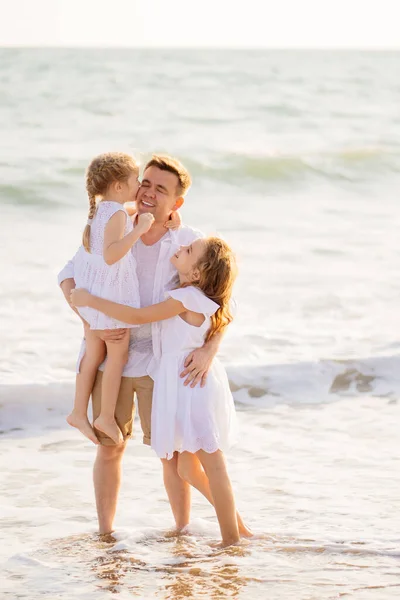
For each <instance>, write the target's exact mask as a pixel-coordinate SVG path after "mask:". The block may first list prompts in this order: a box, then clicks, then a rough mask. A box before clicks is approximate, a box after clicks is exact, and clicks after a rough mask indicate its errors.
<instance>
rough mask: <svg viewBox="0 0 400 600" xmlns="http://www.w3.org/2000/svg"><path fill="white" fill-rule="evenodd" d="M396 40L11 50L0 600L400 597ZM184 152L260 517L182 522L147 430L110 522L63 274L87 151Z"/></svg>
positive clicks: (247, 491)
mask: <svg viewBox="0 0 400 600" xmlns="http://www.w3.org/2000/svg"><path fill="white" fill-rule="evenodd" d="M399 73H400V53H399V52H367V51H365V52H361V51H360V52H357V51H328V50H326V51H311V50H310V51H306V50H304V51H294V50H290V51H289V50H288V51H284V50H282V51H277V50H276V51H272V50H268V51H267V50H248V51H245V50H202V49H198V50H186V49H181V50H162V49H157V50H156V49H154V50H151V49H147V50H140V49H85V50H81V49H29V48H26V49H17V48H15V49H0V89H1V93H0V127H1V144H0V207H1V219H0V265H1V285H0V531H1V544H0V561H1V573H2V576H1V583H0V598H1V599H2V600H3V599H4V600H9V599H10V600H11V599H12V600H14V599H15V600H17V599H29V600H37V599H39V598H49V599H50V600H56V599H68V600H77V599H81V598H82V599H83V598H85V599H86V600H92V599H95V600H103V599H104V600H107V599H111V598H115V599H118V600H126V599H138V598H140V599H142V598H143V599H146V600H149V599H159V600H164V599H171V600H178V599H179V600H181V599H184V598H193V599H201V598H206V599H208V598H215V599H216V598H218V599H225V598H235V599H237V600H255V599H268V600H333V599H341V598H343V599H346V600H347V598H348V599H351V600H370V599H371V600H391V599H393V600H394V599H397V598H399V597H400V510H399V509H400V452H399V450H400V436H399V416H400V404H399V394H400V312H399V299H400V278H399V259H400V244H399V228H400V209H399V189H400V79H399ZM116 150H119V151H127V152H131V153H133V154H134V155H135V156H136V157H137V158H138V159H139V161H140V162H141V164H142V165H143V164H145V162H146V160H147V159H148V158H149V157H150V156H151V154H152V152H165V153H168V154H172V155H174V156H177V157H178V158H179V159H180V160H181V161H182V162H183V163H184V164H185V165H186V166H187V167H188V169H189V170H190V172H191V174H192V177H193V186H192V188H191V190H190V191H189V193H188V195H187V198H186V201H185V204H184V207H183V208H182V218H183V220H184V222H185V223H186V224H188V225H191V226H193V227H196V228H198V229H201V230H202V231H204V232H205V233H207V234H212V233H216V234H218V235H221V236H223V237H224V238H225V239H226V240H228V241H229V242H230V244H231V245H232V247H233V248H234V250H235V252H236V255H237V258H238V263H239V277H238V280H237V283H236V286H235V299H236V301H237V315H236V318H235V320H234V322H233V323H232V325H231V326H230V327H229V331H228V332H227V334H226V336H225V339H224V341H223V344H222V346H221V351H220V357H221V360H222V361H223V364H224V365H225V367H226V369H227V372H228V376H229V380H230V384H231V387H232V391H233V394H234V398H235V404H236V408H237V412H238V418H239V424H240V437H239V442H238V444H237V445H236V446H235V447H234V448H232V450H231V451H230V452H229V454H228V455H227V460H228V464H229V471H230V474H231V478H232V482H233V486H234V490H235V494H236V499H237V504H238V508H239V509H240V511H241V513H242V515H243V517H244V519H245V520H246V522H247V523H248V524H249V526H250V527H251V528H252V529H253V531H254V532H255V536H254V539H252V540H251V541H250V542H249V543H248V544H242V545H240V546H238V547H234V548H231V549H226V550H222V549H220V548H216V547H215V546H214V543H215V542H216V541H218V539H219V530H218V525H217V521H216V518H215V515H214V512H213V509H212V507H211V506H209V505H208V504H207V502H206V501H205V500H204V499H203V498H202V497H201V496H200V495H199V494H198V493H197V492H193V508H192V522H191V524H190V526H189V528H188V529H187V531H185V532H184V533H183V534H182V535H180V536H175V535H173V519H172V514H171V512H170V509H169V505H168V502H167V498H166V494H165V491H164V489H163V484H162V474H161V468H160V464H159V461H158V460H157V458H156V457H155V456H154V455H153V453H152V451H151V450H150V449H149V448H146V447H143V445H142V443H141V436H140V434H139V429H140V428H139V424H138V422H136V435H135V437H134V439H133V440H132V441H131V442H130V443H129V445H128V448H127V451H126V456H125V459H124V474H123V485H122V490H121V495H120V501H119V506H118V513H117V521H116V530H115V533H114V535H113V536H110V537H108V538H99V537H98V536H97V534H96V527H97V523H96V513H95V505H94V497H93V489H92V482H91V469H92V464H93V460H94V457H95V448H94V446H93V445H91V444H90V442H88V441H87V440H86V439H84V438H82V437H81V436H80V435H79V433H78V432H77V431H75V430H72V429H71V428H69V427H68V426H67V424H66V423H65V416H66V415H67V414H68V412H69V410H70V408H71V404H72V398H73V385H74V369H75V361H76V358H77V354H78V350H79V346H80V341H81V337H82V328H81V325H80V322H79V320H78V319H77V318H76V316H75V314H74V313H73V312H72V311H71V310H70V309H69V307H68V306H67V305H66V303H65V301H64V299H63V296H62V294H61V291H60V289H59V288H58V286H57V273H58V271H59V270H60V269H61V268H62V267H63V265H64V264H65V263H66V261H67V260H68V259H69V258H70V257H71V256H72V255H73V254H74V252H75V251H76V249H77V247H78V246H79V244H80V240H81V235H82V230H83V227H84V225H85V222H86V218H87V212H88V200H87V196H86V193H85V187H84V174H85V168H86V166H87V165H88V163H89V162H90V160H91V159H92V158H93V156H95V155H96V154H99V153H101V152H105V151H116Z"/></svg>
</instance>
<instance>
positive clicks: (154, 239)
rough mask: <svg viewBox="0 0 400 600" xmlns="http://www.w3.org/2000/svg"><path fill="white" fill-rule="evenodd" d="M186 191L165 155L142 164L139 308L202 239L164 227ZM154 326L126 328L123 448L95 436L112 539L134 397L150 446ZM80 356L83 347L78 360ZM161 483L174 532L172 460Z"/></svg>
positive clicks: (192, 365)
mask: <svg viewBox="0 0 400 600" xmlns="http://www.w3.org/2000/svg"><path fill="white" fill-rule="evenodd" d="M190 185H191V178H190V175H189V173H188V171H187V170H186V169H185V167H184V166H183V165H182V164H181V163H180V162H179V161H178V160H176V159H175V158H172V157H170V156H160V155H154V156H153V157H152V158H151V160H150V161H149V162H148V163H147V165H146V166H145V169H144V173H143V180H142V184H141V187H140V189H139V191H138V195H137V199H136V204H137V210H138V213H139V214H141V213H145V212H150V213H152V215H153V216H154V223H153V225H152V227H151V228H150V230H149V231H148V232H147V233H146V234H144V235H143V236H142V237H141V238H140V239H139V241H138V242H137V243H136V244H135V245H134V246H133V248H132V252H133V253H134V255H135V258H136V263H137V276H138V280H139V293H140V306H141V307H145V306H150V305H151V304H156V303H158V302H161V301H163V300H164V295H165V292H166V291H167V290H170V289H172V288H174V287H176V286H177V285H178V277H177V271H176V269H175V268H174V267H173V266H172V264H171V262H170V258H171V256H172V255H173V254H175V252H176V251H177V250H178V249H179V248H180V246H183V245H189V244H191V243H192V242H193V241H194V240H195V239H198V238H199V237H203V236H202V234H201V233H200V232H199V231H197V230H195V229H192V228H190V227H187V226H181V227H179V228H178V229H176V230H172V229H167V228H166V227H165V223H166V222H167V221H168V220H169V219H170V218H171V214H172V212H174V211H176V210H178V209H179V208H180V207H181V206H182V205H183V203H184V197H185V194H186V193H187V191H188V189H189V187H190ZM73 277H74V261H73V260H72V261H70V262H69V263H68V264H67V265H66V266H65V267H64V269H63V270H62V271H61V273H60V274H59V284H60V286H61V289H62V291H63V293H64V296H65V298H66V300H67V301H68V302H69V298H70V291H71V289H73V288H74V287H75V282H74V279H73ZM160 332H161V325H160V323H152V324H145V325H141V326H140V327H137V328H133V329H131V341H130V346H129V358H128V362H127V364H126V366H125V369H124V372H123V376H122V380H121V387H120V391H119V396H118V401H117V406H116V412H115V416H116V420H117V422H118V425H119V427H120V429H121V431H122V433H123V436H124V443H123V444H121V445H119V446H116V445H115V444H114V442H113V440H111V439H110V438H108V437H107V436H104V434H102V433H101V432H97V431H96V434H97V436H98V438H99V441H100V446H99V447H98V450H97V457H96V461H95V465H94V477H93V480H94V487H95V495H96V506H97V514H98V520H99V531H100V533H102V534H104V533H110V532H111V531H112V530H113V522H114V517H115V513H116V507H117V500H118V493H119V488H120V483H121V461H122V456H123V453H124V451H125V447H126V441H127V439H128V438H129V437H130V436H131V435H132V424H133V415H134V409H135V398H136V401H137V405H138V410H139V417H140V423H141V427H142V431H143V443H144V444H146V445H150V444H151V405H152V393H153V380H152V379H151V378H150V377H149V375H148V370H149V365H150V363H151V362H152V360H153V359H154V358H155V359H157V358H158V357H159V356H160V352H161V339H160ZM108 336H109V339H110V340H112V339H115V340H118V339H119V337H120V336H121V330H119V331H112V332H111V331H110V332H109V334H108ZM219 342H220V335H216V336H214V337H213V338H212V340H210V342H208V343H207V344H205V345H204V346H203V348H200V349H198V350H196V351H195V352H192V353H191V354H190V355H189V356H188V357H187V360H186V365H185V367H186V369H185V371H184V372H183V373H182V377H184V378H186V379H185V380H184V381H182V385H192V386H193V385H201V384H202V383H204V382H205V378H206V376H207V372H208V368H209V366H210V364H211V362H212V360H213V358H214V356H215V354H216V353H217V350H218V346H219ZM84 351H85V348H84V343H83V345H82V349H81V356H80V359H81V357H82V356H83V354H84ZM101 369H102V368H100V370H99V371H98V373H97V377H96V381H95V384H94V388H93V391H92V402H93V417H94V419H95V418H96V416H97V415H98V414H99V412H100V406H101V379H102V372H101ZM162 464H163V472H164V485H165V489H166V491H167V494H168V498H169V501H170V504H171V509H172V512H173V514H174V518H175V522H176V526H177V528H178V529H181V528H183V527H185V526H186V525H187V524H188V523H189V518H190V487H189V485H188V484H187V483H186V482H184V481H183V480H182V479H181V478H180V477H179V475H178V472H177V463H176V460H175V459H172V460H169V461H167V460H162Z"/></svg>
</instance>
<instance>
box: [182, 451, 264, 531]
mask: <svg viewBox="0 0 400 600" xmlns="http://www.w3.org/2000/svg"><path fill="white" fill-rule="evenodd" d="M178 473H179V475H180V477H182V479H184V480H185V481H187V483H190V485H191V486H193V487H194V488H196V490H199V492H200V493H201V494H203V496H204V497H205V498H207V500H208V501H209V503H210V504H211V505H212V506H214V499H213V497H212V494H211V489H210V482H209V481H208V477H207V475H206V474H205V472H204V469H203V467H202V466H201V462H200V460H199V459H198V458H197V456H196V455H195V454H191V453H190V452H182V453H181V454H179V457H178ZM236 519H237V524H238V529H239V533H240V535H242V536H244V537H252V536H253V532H252V531H251V529H249V528H248V527H247V526H246V525H245V523H244V521H243V519H242V517H241V516H240V514H239V513H238V511H236Z"/></svg>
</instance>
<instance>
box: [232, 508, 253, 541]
mask: <svg viewBox="0 0 400 600" xmlns="http://www.w3.org/2000/svg"><path fill="white" fill-rule="evenodd" d="M236 516H237V524H238V529H239V533H240V535H241V536H242V537H245V538H251V537H253V535H254V534H253V532H252V531H251V529H249V528H248V527H247V525H245V524H244V522H243V519H242V517H241V516H240V514H239V513H238V512H236Z"/></svg>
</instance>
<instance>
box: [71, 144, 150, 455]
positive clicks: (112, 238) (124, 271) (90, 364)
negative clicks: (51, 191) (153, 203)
mask: <svg viewBox="0 0 400 600" xmlns="http://www.w3.org/2000/svg"><path fill="white" fill-rule="evenodd" d="M138 175H139V166H138V164H137V163H136V161H135V160H134V158H133V157H132V156H130V155H128V154H123V153H121V152H110V153H107V154H101V155H100V156H97V157H96V158H94V159H93V160H92V162H91V163H90V165H89V167H88V169H87V172H86V190H87V193H88V196H89V215H88V221H87V224H86V227H85V230H84V232H83V239H82V246H81V247H80V248H79V250H78V252H77V254H76V255H75V257H74V279H75V284H76V285H77V286H78V287H82V288H85V289H86V290H88V291H89V292H92V293H93V294H95V295H98V296H100V297H101V298H105V299H108V300H113V301H114V302H119V303H121V304H124V305H126V306H130V307H138V306H139V286H138V281H137V276H136V265H135V259H134V256H133V254H132V252H131V248H132V246H133V245H134V244H135V242H137V240H138V239H139V238H140V237H141V236H142V235H143V234H144V233H146V232H147V231H148V230H149V229H150V227H151V225H152V223H153V221H154V217H153V215H151V214H150V213H145V214H142V215H140V216H139V217H138V219H137V222H136V226H135V227H133V223H132V220H131V218H130V217H129V215H128V213H127V211H126V209H125V208H124V204H125V203H126V202H133V201H134V200H135V198H136V194H137V191H138V189H139V180H138ZM78 312H79V315H80V316H81V318H82V320H83V322H84V327H85V340H86V350H85V355H84V357H83V359H82V361H81V363H80V365H79V372H78V374H77V377H76V391H75V401H74V407H73V410H72V412H71V414H70V415H69V416H68V417H67V421H68V423H69V424H70V425H72V426H73V427H76V428H77V429H79V430H80V431H81V432H82V433H83V434H84V435H85V436H86V437H88V438H89V439H90V440H91V441H92V442H94V443H95V444H98V443H99V441H98V439H97V437H96V434H95V431H94V430H93V428H92V426H91V425H90V423H89V420H88V416H87V409H88V404H89V398H90V394H91V391H92V388H93V383H94V380H95V377H96V373H97V369H98V367H99V366H100V365H101V363H102V362H103V361H104V359H105V357H106V355H107V361H106V364H105V368H104V374H103V381H102V386H103V387H102V395H101V397H102V405H101V412H100V415H99V417H98V418H97V419H96V420H95V422H94V427H95V429H97V430H99V431H102V432H104V433H105V434H106V435H108V436H109V437H110V438H112V439H113V440H114V442H115V443H117V444H118V443H120V442H122V439H123V438H122V433H121V430H120V428H119V427H118V424H117V422H116V420H115V416H114V413H115V405H116V402H117V397H118V391H119V387H120V382H121V376H122V371H123V368H124V366H125V363H126V361H127V358H128V346H129V331H130V330H129V328H131V327H135V325H132V324H127V323H125V322H124V321H123V320H118V319H114V318H110V317H107V316H106V315H105V314H104V313H102V312H100V311H98V310H95V309H92V308H80V309H78ZM119 328H127V331H126V333H125V335H124V337H123V339H122V340H121V341H120V342H115V341H113V342H108V341H104V339H103V333H104V330H106V329H119Z"/></svg>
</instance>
